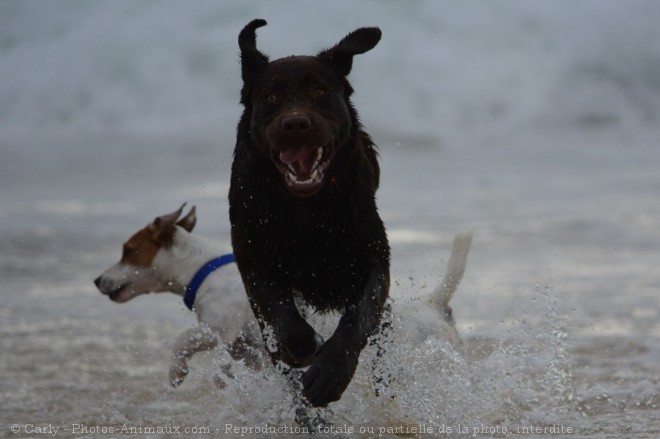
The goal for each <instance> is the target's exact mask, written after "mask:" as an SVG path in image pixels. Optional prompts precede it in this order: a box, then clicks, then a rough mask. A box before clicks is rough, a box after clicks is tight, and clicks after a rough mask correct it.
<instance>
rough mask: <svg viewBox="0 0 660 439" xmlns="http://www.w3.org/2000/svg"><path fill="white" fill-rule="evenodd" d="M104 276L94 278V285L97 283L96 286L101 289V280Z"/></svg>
mask: <svg viewBox="0 0 660 439" xmlns="http://www.w3.org/2000/svg"><path fill="white" fill-rule="evenodd" d="M102 277H103V276H99V277H97V278H96V279H94V285H96V288H98V289H99V290H100V289H101V280H102Z"/></svg>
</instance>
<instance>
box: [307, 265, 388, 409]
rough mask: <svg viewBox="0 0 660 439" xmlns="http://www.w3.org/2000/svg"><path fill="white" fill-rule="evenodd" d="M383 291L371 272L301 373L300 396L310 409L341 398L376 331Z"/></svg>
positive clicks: (377, 276)
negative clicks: (311, 406)
mask: <svg viewBox="0 0 660 439" xmlns="http://www.w3.org/2000/svg"><path fill="white" fill-rule="evenodd" d="M387 292H388V288H387V279H386V277H385V276H384V275H382V274H381V273H380V272H379V271H377V270H373V271H372V272H371V273H370V275H369V278H368V280H367V283H366V286H365V288H364V290H363V291H362V295H361V296H360V298H359V300H358V301H357V303H354V304H351V305H349V306H348V307H347V308H346V311H345V313H344V315H343V316H342V318H341V320H340V321H339V325H338V326H337V329H336V330H335V332H334V334H332V337H330V339H329V340H328V341H327V342H326V343H325V344H324V345H323V346H322V347H321V349H320V350H319V352H318V354H317V355H316V358H315V359H314V362H313V363H312V365H311V366H310V367H309V369H307V371H306V372H305V373H303V375H302V382H303V395H304V396H305V398H307V400H308V401H309V402H310V403H311V404H312V405H313V406H316V407H324V406H326V405H328V403H330V402H333V401H338V400H339V399H340V398H341V395H342V394H343V393H344V390H346V387H348V384H349V383H350V382H351V379H352V378H353V374H354V373H355V369H356V368H357V364H358V359H359V357H360V352H361V351H362V349H363V348H364V346H365V345H366V344H367V339H368V338H369V336H370V335H371V334H373V333H374V332H375V331H376V330H378V327H379V326H378V323H379V321H380V316H381V314H382V312H383V307H384V304H385V300H386V299H387Z"/></svg>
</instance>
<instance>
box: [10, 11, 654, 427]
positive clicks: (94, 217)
mask: <svg viewBox="0 0 660 439" xmlns="http://www.w3.org/2000/svg"><path fill="white" fill-rule="evenodd" d="M253 18H265V19H267V20H268V26H266V27H264V28H260V29H259V30H258V36H257V41H258V47H259V48H260V49H261V50H262V51H263V52H265V53H267V54H269V55H270V57H271V59H275V58H279V57H282V56H287V55H290V54H315V53H317V52H318V51H320V50H321V49H324V48H327V47H329V46H331V45H333V44H334V43H336V42H337V41H339V39H341V38H342V37H343V36H344V35H346V34H347V33H348V32H350V31H352V30H354V29H355V28H357V27H361V26H379V27H380V28H381V29H382V31H383V38H382V40H381V42H380V43H379V44H378V46H377V47H376V48H375V49H373V50H372V51H370V52H368V53H366V54H364V55H361V56H358V57H356V59H355V62H354V65H353V71H352V72H351V75H350V80H351V82H352V84H353V86H354V88H355V89H356V93H355V95H354V97H353V102H354V104H355V106H356V108H357V109H358V111H359V114H360V117H361V120H362V122H363V124H364V126H365V128H366V130H367V131H368V132H369V133H370V134H371V135H372V137H373V138H374V140H375V141H376V143H377V144H378V146H379V148H380V157H381V164H382V171H383V172H382V180H381V181H382V184H381V188H380V190H379V193H378V198H379V208H380V210H381V215H382V217H383V219H384V221H385V223H386V225H387V227H388V234H389V236H390V241H391V245H392V249H393V261H392V273H393V278H394V281H395V282H394V283H393V289H392V296H393V297H394V298H395V299H396V300H399V301H403V302H405V301H407V300H419V299H420V298H421V299H424V297H427V296H428V294H430V291H431V289H432V288H433V287H434V286H435V284H436V283H437V282H438V281H439V279H440V278H441V275H442V272H443V270H444V264H445V263H446V259H447V257H448V255H449V251H450V244H451V239H452V237H453V235H454V234H455V233H457V232H461V231H465V230H473V231H474V232H475V242H474V246H473V250H472V254H471V256H470V260H469V264H468V270H467V273H466V277H465V280H464V282H463V284H462V286H461V289H460V290H459V292H458V293H457V295H456V298H455V300H454V302H453V305H454V313H455V316H456V319H457V322H458V325H459V328H460V329H461V330H462V331H463V333H464V334H465V336H466V337H467V338H468V339H470V340H483V339H484V337H486V335H488V337H489V340H490V342H489V346H491V348H489V349H493V352H495V354H494V355H491V356H489V357H488V358H487V359H483V360H482V362H478V363H474V364H472V365H471V366H470V367H468V368H467V369H466V368H461V369H460V370H461V371H462V372H459V370H457V369H451V367H450V366H447V367H449V369H448V370H449V372H448V376H456V374H459V375H460V374H461V373H465V374H467V375H464V376H463V375H460V376H463V377H464V378H466V380H467V381H471V382H473V383H474V382H477V383H481V385H482V387H480V388H479V389H481V390H479V391H477V390H475V388H471V387H463V385H462V384H461V382H462V381H461V380H453V381H451V382H440V383H438V382H437V380H435V378H434V377H432V376H429V377H427V379H425V378H420V380H419V381H420V382H421V383H422V384H423V386H424V387H425V388H427V389H432V390H433V392H434V394H435V395H436V396H437V395H438V394H444V395H452V394H455V395H457V398H456V400H454V402H453V405H452V404H449V403H448V402H447V401H446V400H444V399H441V400H435V401H434V402H433V403H429V404H430V405H428V406H424V407H421V408H420V406H417V405H415V404H414V403H412V402H411V403H410V405H408V406H405V402H406V401H407V400H405V397H402V398H400V399H401V400H402V401H403V402H402V404H404V409H403V411H404V413H405V414H406V416H409V417H410V419H412V420H421V419H424V420H428V419H432V421H428V422H435V423H436V424H439V423H440V422H441V421H442V420H453V421H456V422H463V423H464V424H470V423H477V424H478V423H479V422H485V423H488V424H489V425H495V424H496V423H502V424H505V425H518V424H522V423H524V422H538V423H544V424H553V423H555V422H558V421H562V422H564V423H567V424H571V425H574V426H575V427H576V428H579V431H580V433H581V434H583V435H585V436H590V435H599V436H598V437H610V436H606V435H607V434H612V435H613V436H611V437H618V436H617V435H619V434H621V432H625V433H626V435H629V436H630V437H654V436H657V434H660V420H658V416H657V413H658V411H657V408H658V403H659V402H660V401H659V400H660V396H658V392H659V390H660V383H659V382H658V377H659V376H660V369H659V366H658V364H660V348H659V347H658V346H660V343H659V341H660V324H659V323H658V322H659V321H660V318H659V314H660V298H659V295H658V285H660V272H658V269H657V267H658V266H660V251H659V250H660V199H659V198H658V194H659V193H660V172H659V169H660V148H659V146H658V145H659V144H660V129H659V127H658V122H659V121H660V44H658V43H659V42H660V26H658V23H660V3H659V2H657V1H654V0H647V1H644V0H629V1H626V2H621V1H614V0H580V1H569V0H558V1H553V2H548V1H536V0H526V1H522V0H501V1H498V2H486V1H471V2H466V1H460V0H455V1H453V0H452V1H442V2H438V1H433V0H419V1H415V2H402V1H361V2H351V1H348V0H341V1H334V2H325V3H313V4H312V3H309V2H302V1H292V0H285V1H278V2H262V1H256V0H249V1H241V2H231V3H230V2H217V1H210V0H209V1H205V0H196V1H194V2H177V1H166V0H161V1H147V0H131V1H128V0H125V1H119V0H118V1H113V2H88V1H77V0H60V1H57V2H44V1H37V0H34V1H33V0H0V187H1V188H2V189H1V190H0V276H1V279H2V282H1V283H0V297H2V303H1V304H0V346H1V349H2V355H1V356H0V401H2V402H0V435H2V434H5V433H7V434H10V433H9V426H10V425H12V424H14V423H28V422H33V423H37V422H43V423H54V424H57V423H59V424H62V425H69V424H71V423H76V422H101V423H106V424H110V423H115V422H133V423H151V424H154V423H159V422H160V423H162V422H164V421H167V420H169V421H171V422H175V421H177V420H180V421H181V422H184V421H185V422H192V421H190V420H191V419H192V420H194V422H197V423H201V424H204V425H206V424H209V425H216V424H217V425H219V426H222V425H224V423H225V422H230V421H231V422H235V423H240V422H243V423H251V422H262V423H271V424H276V423H278V422H280V423H281V422H284V420H286V419H288V415H289V411H287V410H288V409H287V408H280V409H274V408H273V406H272V405H267V406H264V407H260V406H259V402H258V401H256V400H255V399H254V398H250V397H249V396H241V395H246V394H247V395H249V394H250V386H256V385H265V384H264V383H263V382H259V383H258V384H254V383H253V381H254V380H247V379H246V380H245V381H241V380H238V382H239V383H240V386H242V387H241V389H243V390H242V391H241V392H239V387H236V389H233V390H232V388H230V389H228V390H225V392H224V393H222V392H220V391H219V390H214V389H213V388H211V389H209V386H208V383H209V381H210V378H209V377H210V376H211V375H212V372H209V370H212V369H213V364H214V363H213V359H212V357H209V358H208V359H207V360H206V363H204V360H200V364H199V369H202V370H204V371H206V373H204V372H199V371H198V372H199V373H196V374H195V376H192V375H193V373H194V372H195V371H193V372H191V377H190V381H191V382H190V383H186V384H185V385H184V387H183V388H182V389H176V390H172V389H169V388H168V387H167V384H166V367H167V361H168V356H169V352H170V349H171V345H172V343H173V340H174V337H175V336H176V335H177V334H178V333H179V332H180V331H182V330H183V329H185V328H187V327H189V326H191V325H194V324H195V319H194V316H193V315H191V314H189V313H188V312H187V311H185V310H184V308H183V305H182V303H181V301H180V298H178V297H176V296H174V295H159V296H158V297H139V298H137V299H135V300H134V301H132V302H130V303H128V304H125V305H116V304H114V303H112V302H110V301H109V300H107V298H106V297H103V296H101V295H100V294H99V293H98V292H97V291H96V290H95V289H94V286H93V284H92V280H93V279H94V278H95V277H96V276H97V275H98V274H100V272H101V271H102V270H103V269H105V267H106V266H108V265H110V264H112V263H114V262H115V261H116V260H117V259H118V258H119V256H120V246H121V244H122V242H123V241H124V240H125V239H127V238H128V237H129V236H130V235H131V234H132V233H133V232H135V231H136V230H137V229H139V228H141V227H143V226H144V225H145V224H147V223H148V222H149V221H151V220H152V219H153V217H155V216H158V215H161V214H164V213H168V212H170V211H173V210H175V209H177V208H178V207H179V206H180V205H181V204H182V203H183V202H184V201H187V202H189V203H190V204H195V205H197V208H198V218H199V222H198V227H197V231H196V233H199V234H204V236H208V237H209V239H214V240H217V241H220V242H222V243H223V244H224V245H226V246H229V222H228V218H227V209H228V206H227V201H226V198H227V190H228V183H229V171H230V165H231V159H232V151H233V147H234V141H235V126H236V122H237V120H238V118H239V117H240V114H241V111H242V108H241V107H240V105H239V103H238V101H239V91H240V87H241V82H240V65H239V55H238V47H237V35H238V32H239V31H240V29H241V28H242V27H243V26H244V25H245V24H246V23H247V22H248V21H250V20H251V19H253ZM421 302H424V300H421ZM406 318H414V316H412V317H410V316H408V317H406ZM490 337H492V339H491V338H490ZM511 344H514V345H515V346H517V348H516V349H518V350H515V351H511V350H510V349H511V348H510V345H511ZM506 346H509V347H506ZM434 349H436V350H437V349H440V348H439V347H438V346H436V347H435V348H434ZM434 352H435V353H436V354H437V355H438V356H439V357H438V358H439V359H438V361H441V360H442V358H444V357H443V355H444V356H445V357H446V352H445V351H443V350H442V349H440V350H437V351H434ZM521 352H522V353H523V354H521ZM401 355H403V356H404V358H406V360H405V362H409V363H410V364H413V365H414V364H417V365H418V366H420V367H421V368H422V370H423V369H424V367H423V366H424V365H425V364H427V363H424V361H422V360H423V356H421V355H419V353H415V352H413V353H408V354H403V353H401ZM514 358H515V359H514ZM426 361H428V360H426ZM503 370H508V371H510V374H509V375H507V378H505V376H504V375H502V374H503V372H502V371H503ZM511 371H513V372H511ZM427 373H428V372H427ZM452 374H454V375H452ZM511 376H514V377H516V378H515V379H514V383H512V382H511V381H510V380H511V379H512V378H511ZM468 378H469V379H468ZM544 380H545V381H544ZM356 382H358V384H356V385H359V382H360V381H359V378H358V379H356ZM186 386H187V387H186ZM211 387H212V386H211ZM246 388H247V389H248V390H245V389H246ZM402 388H405V386H403V387H402ZM409 388H411V389H412V387H409ZM511 389H515V391H514V392H512V391H511ZM349 390H350V388H349ZM420 391H421V390H420ZM232 392H234V393H232ZM349 393H350V392H349ZM353 393H355V392H353ZM410 394H411V395H413V394H414V392H413V391H412V390H411V391H410ZM467 394H470V395H472V398H471V399H470V398H466V395H467ZM283 398H284V397H283ZM350 398H352V396H348V397H346V398H345V401H344V400H342V402H341V403H339V404H338V405H337V406H336V407H337V408H336V409H335V413H334V416H335V418H336V419H337V420H343V421H345V422H353V423H356V424H357V423H360V422H363V423H368V422H371V421H372V420H377V419H381V417H382V415H383V413H382V410H381V408H376V405H374V404H376V403H364V402H360V403H358V402H356V400H351V399H350ZM411 398H412V396H411ZM412 399H414V398H412ZM412 399H411V401H412ZM200 401H205V403H204V404H205V407H207V408H208V410H206V411H204V413H203V414H200V413H199V411H198V406H199V404H200ZM461 401H462V402H461ZM539 401H550V402H543V403H540V402H539ZM539 404H540V405H539ZM285 405H286V404H283V405H282V407H284V406H285ZM275 406H276V407H277V404H275ZM540 406H541V407H542V409H540V408H539V407H540ZM126 407H129V408H130V409H129V410H127V409H126ZM378 407H380V406H378ZM351 416H357V418H351ZM373 422H376V421H373ZM425 422H426V421H425ZM603 435H605V436H603ZM636 435H637V436H636ZM644 435H646V436H644Z"/></svg>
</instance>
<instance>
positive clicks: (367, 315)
mask: <svg viewBox="0 0 660 439" xmlns="http://www.w3.org/2000/svg"><path fill="white" fill-rule="evenodd" d="M265 24H266V22H265V21H264V20H254V21H252V22H251V23H249V24H248V25H247V26H246V27H245V28H244V29H243V30H242V31H241V33H240V35H239V46H240V48H241V63H242V77H243V82H244V85H243V89H242V92H241V102H242V104H243V105H244V107H245V111H244V112H243V116H242V117H241V119H240V122H239V124H238V130H237V142H236V149H235V151H234V163H233V165H232V176H231V188H230V191H229V203H230V210H229V215H230V220H231V224H232V244H233V247H234V253H235V255H236V262H237V264H238V268H239V271H240V272H241V276H242V278H243V281H244V284H245V287H246V290H247V294H248V297H249V298H250V303H251V305H252V308H253V311H254V313H255V315H256V316H257V318H258V320H259V322H260V326H261V329H262V334H263V335H264V339H265V341H266V344H267V346H271V349H270V355H271V358H272V360H273V362H275V363H278V362H280V361H281V362H284V363H286V364H287V365H289V366H293V367H307V366H309V368H308V369H307V371H305V372H304V373H303V375H302V383H303V395H304V396H305V397H306V398H307V399H308V400H309V401H310V402H311V403H312V404H313V405H315V406H325V405H327V404H328V403H329V402H332V401H336V400H338V399H339V398H341V395H342V394H343V392H344V390H345V389H346V387H347V386H348V384H349V383H350V381H351V379H352V377H353V374H354V372H355V369H356V367H357V364H358V358H359V355H360V352H361V350H362V349H363V348H364V346H365V345H366V343H367V338H368V337H369V336H370V335H372V334H373V333H374V332H376V331H377V330H378V328H379V322H380V319H381V314H382V312H383V308H384V305H385V301H386V299H387V296H388V292H389V261H390V249H389V245H388V241H387V236H386V234H385V228H384V226H383V222H382V221H381V219H380V217H379V215H378V211H377V208H376V202H375V193H376V190H377V188H378V183H379V168H378V162H377V154H376V150H375V146H374V144H373V143H372V141H371V139H370V138H369V136H368V135H367V134H366V133H365V132H364V131H363V130H362V127H361V125H360V122H359V119H358V116H357V112H356V110H355V108H354V107H353V105H352V104H351V101H350V96H351V93H352V92H353V89H352V88H351V86H350V84H349V83H348V81H347V79H346V76H347V75H348V74H349V72H350V71H351V67H352V63H353V56H355V55H357V54H361V53H364V52H367V51H369V50H370V49H372V48H373V47H374V46H375V45H376V44H377V43H378V41H379V40H380V36H381V32H380V30H379V29H377V28H361V29H358V30H356V31H354V32H352V33H350V34H348V35H347V36H346V37H345V38H343V39H342V40H341V41H340V42H339V43H338V44H337V45H335V46H334V47H332V48H330V49H327V50H324V51H322V52H320V53H319V54H318V55H317V56H290V57H287V58H282V59H278V60H275V61H272V62H269V60H268V58H267V57H266V55H264V54H263V53H261V52H260V51H259V50H258V49H257V48H256V34H255V31H256V29H257V28H259V27H261V26H264V25H265ZM294 293H299V294H300V296H301V297H302V299H303V301H304V302H305V303H306V304H307V305H309V306H311V307H312V308H314V309H315V310H316V311H317V312H321V313H323V312H327V311H337V312H340V313H341V315H342V316H341V319H340V321H339V324H338V326H337V328H336V330H335V332H334V334H333V335H332V336H331V337H330V338H329V339H328V340H327V341H326V342H325V343H324V342H323V340H322V338H321V337H320V336H319V335H318V334H317V333H316V331H315V330H314V328H312V326H311V325H310V324H309V323H308V322H307V321H306V320H305V319H304V318H303V317H302V316H301V315H300V312H299V311H298V309H297V308H296V305H295V304H294ZM270 335H272V336H273V337H271V336H270Z"/></svg>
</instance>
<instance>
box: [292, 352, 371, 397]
mask: <svg viewBox="0 0 660 439" xmlns="http://www.w3.org/2000/svg"><path fill="white" fill-rule="evenodd" d="M357 359H358V358H357V355H355V354H352V355H347V353H346V350H345V349H342V350H338V349H333V348H331V347H330V348H328V347H326V346H324V349H323V351H322V352H320V353H319V355H318V356H317V357H316V359H315V360H314V363H312V365H311V366H310V367H309V369H307V371H306V372H305V373H303V375H302V384H303V396H304V397H305V398H307V400H308V401H309V402H310V404H312V405H313V406H314V407H325V406H327V405H328V404H329V403H331V402H334V401H338V400H339V399H340V398H341V395H342V394H343V393H344V390H346V387H348V384H349V383H350V382H351V379H352V378H353V374H354V373H355V368H356V367H357Z"/></svg>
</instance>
